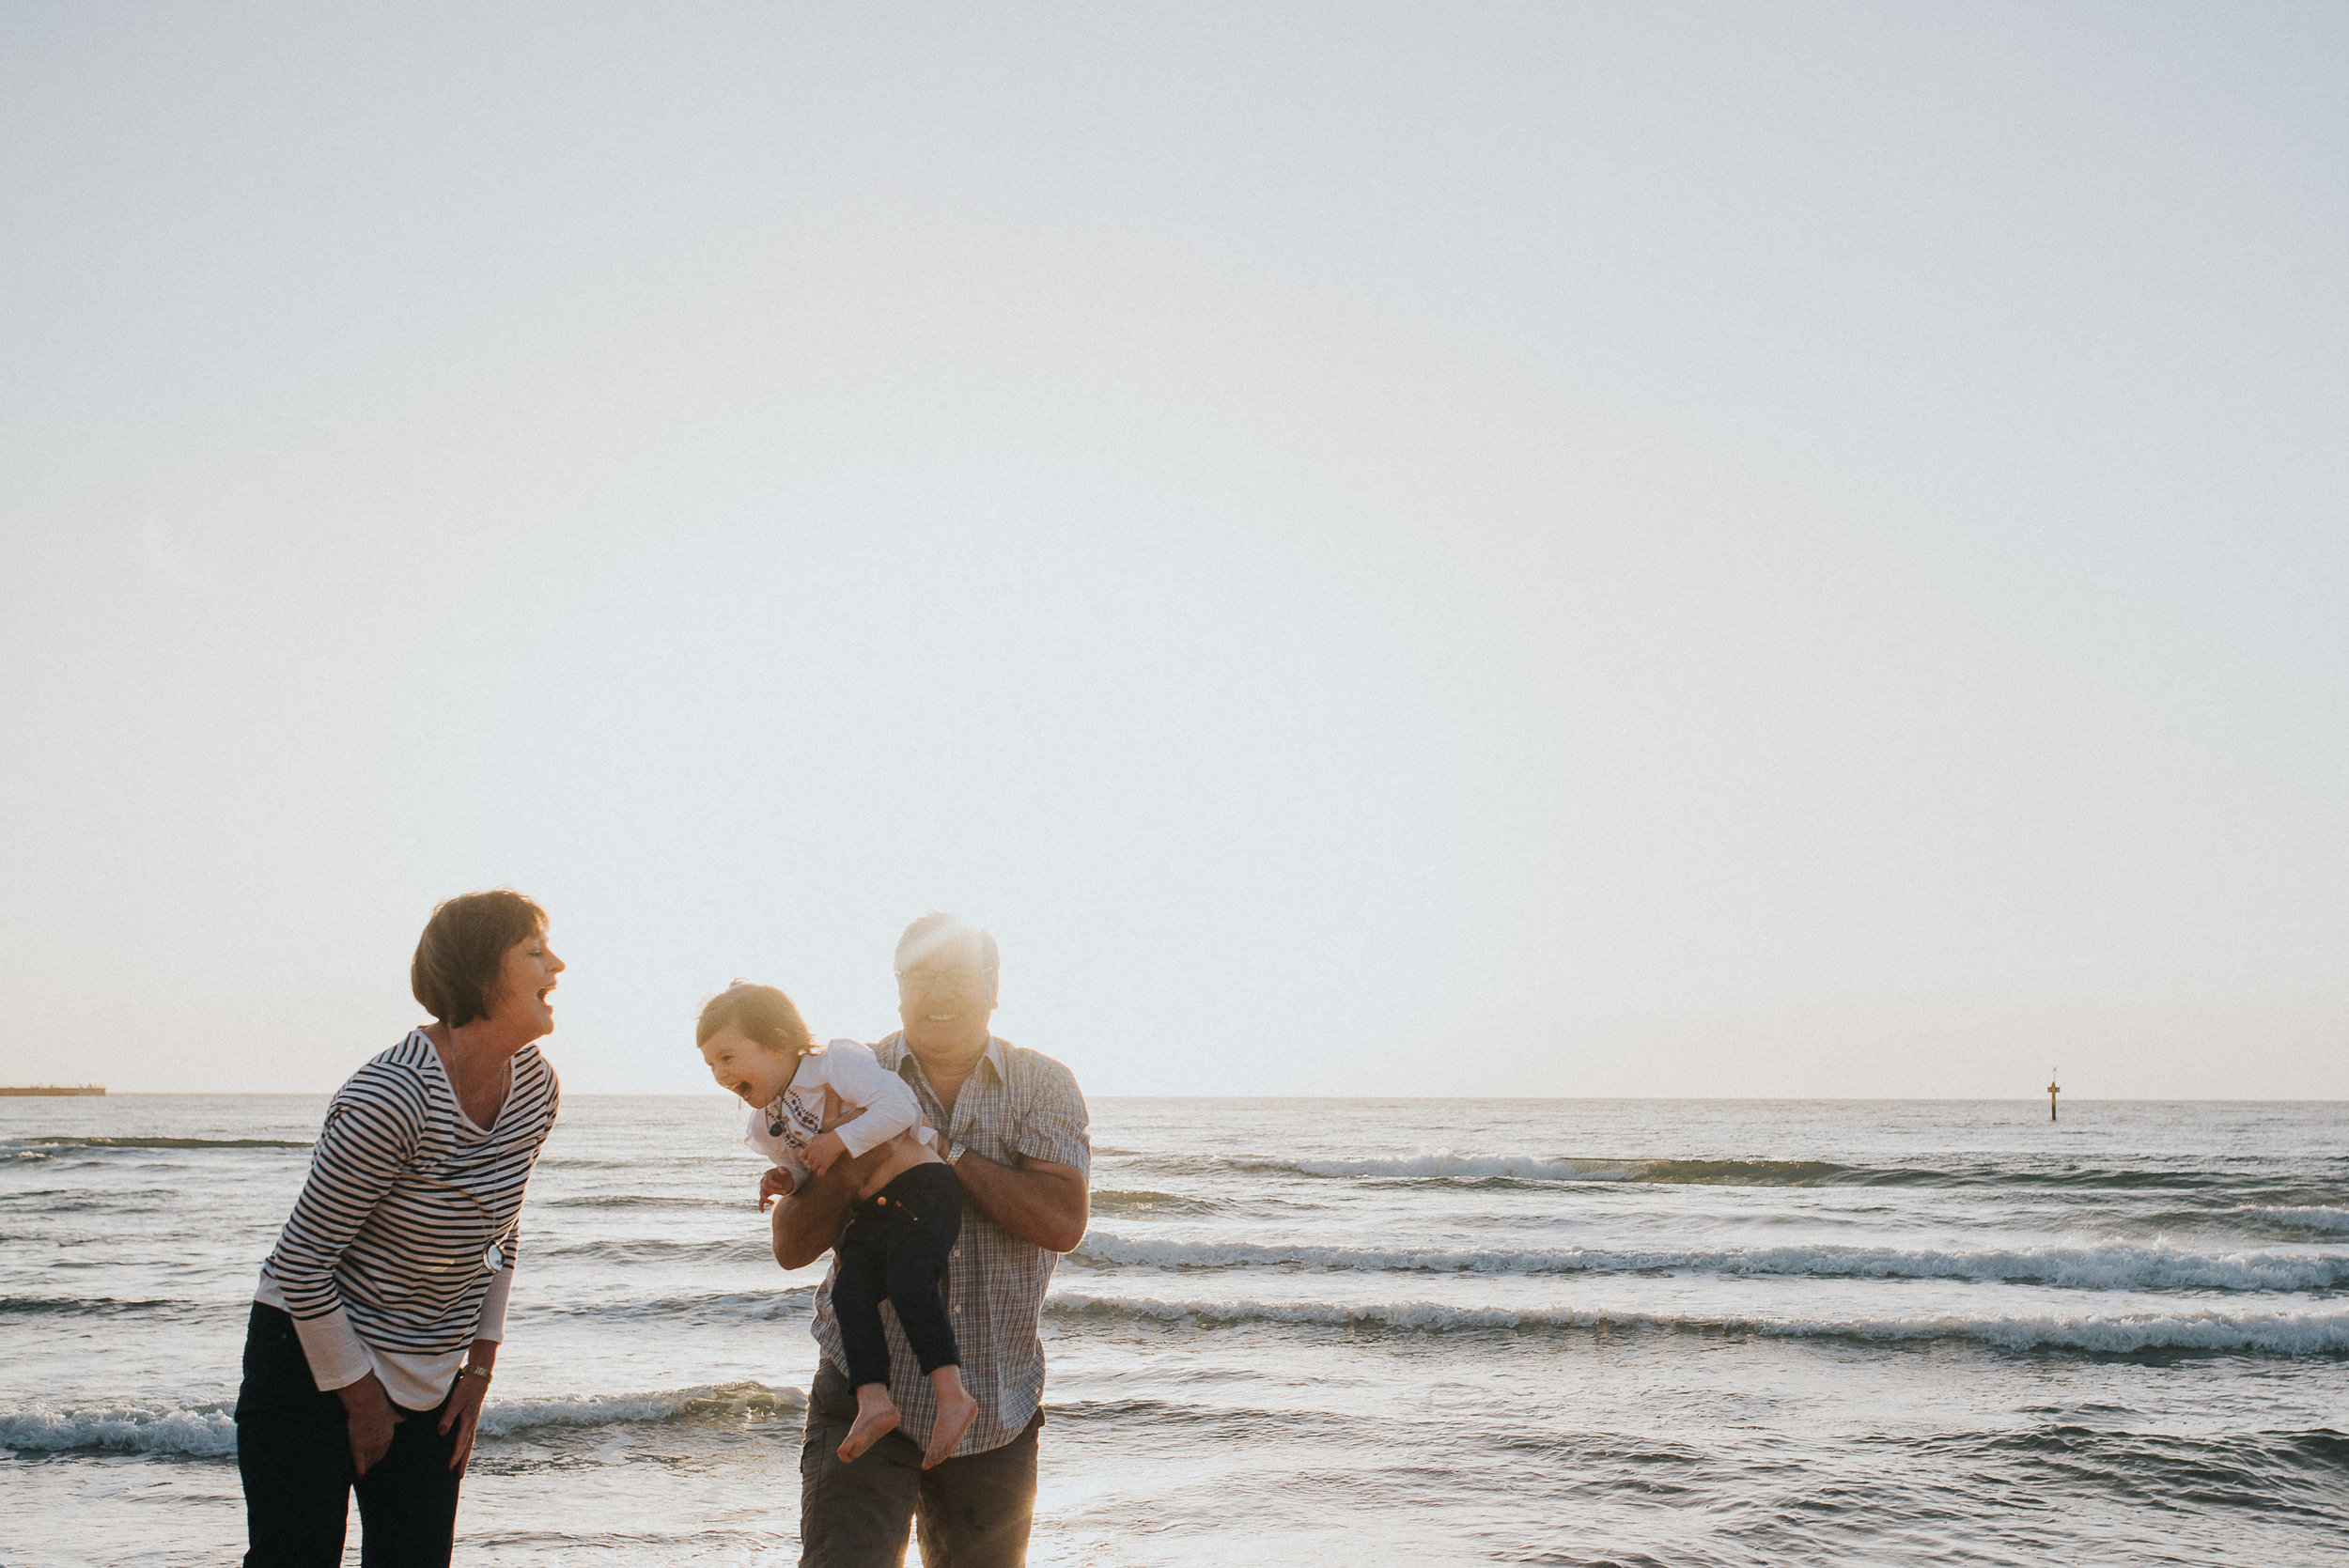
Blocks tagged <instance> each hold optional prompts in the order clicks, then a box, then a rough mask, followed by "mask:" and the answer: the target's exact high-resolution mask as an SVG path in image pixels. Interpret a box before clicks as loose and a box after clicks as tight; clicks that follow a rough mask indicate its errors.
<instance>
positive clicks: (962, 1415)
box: [922, 1367, 979, 1469]
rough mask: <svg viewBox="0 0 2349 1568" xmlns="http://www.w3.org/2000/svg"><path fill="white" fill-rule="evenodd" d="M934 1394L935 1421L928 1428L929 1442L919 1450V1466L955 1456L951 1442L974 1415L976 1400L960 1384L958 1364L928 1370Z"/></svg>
mask: <svg viewBox="0 0 2349 1568" xmlns="http://www.w3.org/2000/svg"><path fill="white" fill-rule="evenodd" d="M930 1388H931V1389H932V1390H933V1391H934V1392H935V1393H936V1394H937V1395H938V1424H937V1425H935V1426H933V1427H931V1428H930V1446H929V1447H927V1448H926V1449H924V1450H923V1451H922V1467H923V1468H924V1469H928V1468H929V1467H931V1466H933V1465H938V1464H942V1463H943V1462H945V1461H946V1460H949V1459H952V1458H953V1457H954V1456H955V1445H956V1444H957V1443H959V1442H961V1441H962V1435H963V1434H964V1433H966V1432H968V1431H970V1430H971V1423H972V1421H976V1420H977V1419H978V1415H979V1402H978V1401H977V1400H975V1399H972V1397H971V1393H970V1390H969V1389H965V1388H964V1387H963V1386H962V1369H961V1368H960V1367H941V1368H939V1369H938V1370H937V1371H936V1372H934V1373H931V1374H930Z"/></svg>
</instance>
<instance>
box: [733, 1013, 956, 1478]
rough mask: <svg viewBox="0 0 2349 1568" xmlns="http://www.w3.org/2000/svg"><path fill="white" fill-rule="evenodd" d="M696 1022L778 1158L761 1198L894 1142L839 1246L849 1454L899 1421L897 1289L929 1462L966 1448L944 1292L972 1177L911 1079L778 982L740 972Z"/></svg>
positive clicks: (762, 1183) (754, 1133) (838, 1303)
mask: <svg viewBox="0 0 2349 1568" xmlns="http://www.w3.org/2000/svg"><path fill="white" fill-rule="evenodd" d="M693 1033H694V1039H695V1041H696V1042H697V1043H698V1044H699V1045H700V1047H701V1051H702V1060H703V1061H704V1062H707V1063H709V1075H710V1077H712V1078H714V1079H717V1080H718V1085H719V1087H720V1088H722V1089H724V1090H726V1091H727V1092H729V1093H730V1094H739V1095H740V1096H741V1097H742V1098H743V1099H744V1100H745V1101H747V1102H748V1103H749V1104H750V1106H751V1107H752V1112H751V1127H750V1135H749V1136H748V1137H747V1138H745V1139H744V1140H743V1141H744V1142H745V1143H748V1144H749V1145H750V1146H751V1147H752V1148H754V1149H756V1150H757V1151H759V1153H761V1154H763V1155H765V1156H767V1157H768V1158H770V1160H772V1161H773V1162H774V1166H775V1168H774V1169H772V1170H770V1171H769V1172H767V1173H766V1175H764V1176H762V1177H760V1178H759V1183H758V1206H759V1207H760V1208H762V1209H763V1208H765V1207H766V1206H767V1204H768V1203H769V1202H770V1200H771V1199H774V1198H776V1197H779V1196H786V1195H788V1194H790V1193H792V1192H796V1191H798V1190H799V1188H800V1187H801V1184H802V1183H804V1182H806V1181H807V1180H808V1178H809V1177H810V1175H811V1174H814V1175H821V1174H823V1173H824V1172H826V1171H828V1170H830V1169H831V1168H832V1162H833V1161H834V1160H837V1159H841V1158H844V1157H848V1158H853V1157H856V1156H858V1155H862V1154H863V1153H864V1152H865V1151H867V1150H868V1149H873V1148H877V1147H879V1146H881V1145H884V1144H885V1145H887V1146H888V1149H889V1153H888V1155H887V1157H884V1158H883V1159H882V1161H881V1163H880V1167H879V1169H878V1170H876V1171H875V1172H873V1173H872V1174H871V1175H870V1176H868V1177H867V1178H865V1181H864V1185H863V1187H862V1188H860V1189H859V1190H858V1193H857V1203H856V1206H855V1208H854V1209H853V1210H851V1211H850V1214H849V1218H848V1229H847V1230H845V1231H843V1232H842V1233H841V1235H840V1244H839V1246H838V1248H837V1249H836V1251H837V1253H838V1257H837V1259H836V1267H835V1268H834V1270H833V1274H832V1313H833V1315H834V1317H835V1318H836V1319H837V1320H838V1322H839V1325H840V1347H841V1350H842V1352H843V1353H844V1354H845V1355H846V1356H847V1357H848V1382H849V1384H850V1386H851V1387H853V1388H854V1389H856V1404H857V1411H856V1421H855V1423H854V1424H853V1425H851V1426H850V1427H849V1428H848V1436H847V1437H846V1438H845V1439H843V1440H842V1442H841V1444H840V1457H841V1459H842V1461H843V1462H844V1463H845V1462H847V1461H848V1460H851V1459H854V1458H856V1456H857V1455H859V1454H861V1453H863V1452H864V1451H865V1450H866V1449H868V1448H870V1447H871V1446H872V1445H873V1444H874V1443H875V1442H877V1441H879V1438H880V1437H881V1436H882V1435H883V1434H884V1433H887V1432H890V1431H893V1430H894V1428H895V1427H896V1425H897V1405H896V1401H894V1400H893V1399H891V1398H890V1397H889V1341H888V1338H887V1336H886V1335H885V1333H884V1331H883V1330H882V1327H881V1316H880V1304H881V1301H882V1300H883V1298H884V1297H885V1298H886V1299H887V1300H888V1302H889V1304H890V1305H891V1306H892V1307H894V1308H895V1309H896V1312H897V1326H898V1327H900V1328H903V1329H904V1330H905V1336H906V1343H908V1344H910V1345H911V1346H912V1347H913V1354H914V1358H915V1359H916V1360H918V1361H919V1362H920V1363H921V1366H922V1372H923V1374H924V1375H925V1376H926V1377H927V1378H928V1379H929V1380H930V1388H931V1389H932V1390H933V1391H934V1392H935V1394H936V1395H937V1399H938V1421H937V1423H936V1424H935V1425H934V1426H932V1427H931V1428H930V1440H929V1443H928V1445H927V1446H926V1448H925V1449H924V1450H923V1452H922V1467H923V1468H924V1469H928V1468H929V1467H931V1466H933V1465H936V1464H937V1463H939V1462H940V1461H941V1460H942V1459H945V1458H947V1457H949V1456H951V1455H952V1454H953V1453H954V1452H955V1445H956V1444H957V1443H959V1442H960V1441H962V1435H963V1433H964V1432H966V1431H968V1430H969V1429H970V1426H971V1422H972V1418H974V1417H975V1416H977V1414H978V1413H979V1404H978V1401H977V1400H975V1399H972V1397H971V1395H970V1393H969V1391H968V1390H967V1389H964V1388H963V1386H962V1364H961V1362H962V1358H961V1355H960V1353H959V1351H958V1350H957V1347H956V1344H955V1330H954V1324H953V1323H952V1321H951V1320H950V1319H949V1318H948V1317H947V1315H946V1304H945V1302H944V1301H943V1300H942V1299H941V1291H940V1287H941V1285H943V1284H944V1282H945V1279H946V1258H947V1254H948V1253H950V1252H952V1251H953V1250H954V1246H955V1240H956V1238H957V1236H958V1235H960V1234H961V1233H962V1183H961V1182H959V1181H958V1180H957V1179H956V1177H955V1171H954V1167H953V1166H951V1165H948V1164H947V1163H946V1162H945V1160H944V1159H943V1158H941V1157H940V1156H939V1154H938V1152H937V1150H936V1149H935V1148H933V1147H932V1145H933V1144H934V1143H936V1141H937V1139H938V1135H937V1134H936V1133H935V1132H933V1131H932V1130H931V1129H930V1127H929V1126H927V1125H926V1124H925V1123H924V1122H923V1120H922V1111H921V1107H920V1106H919V1105H917V1104H916V1103H915V1101H914V1098H913V1091H912V1090H911V1089H910V1088H908V1087H907V1086H906V1082H905V1080H904V1079H901V1078H899V1077H898V1076H897V1075H896V1074H894V1073H893V1072H890V1071H888V1070H887V1069H885V1068H884V1067H882V1066H881V1064H880V1063H879V1062H877V1061H875V1060H874V1059H873V1053H872V1051H871V1050H869V1049H867V1048H865V1047H863V1046H861V1045H858V1044H857V1043H856V1042H855V1041H853V1040H834V1041H833V1042H832V1044H831V1045H829V1046H825V1047H818V1046H817V1045H815V1044H814V1043H813V1041H812V1040H811V1039H810V1037H809V1035H808V1032H807V1025H806V1024H804V1023H802V1022H801V1020H800V1010H799V1009H798V1008H797V1007H794V1006H793V1005H792V1004H791V999H790V998H789V997H787V996H785V995H784V994H783V993H782V992H781V991H779V990H777V989H775V988H774V987H773V986H754V985H751V984H750V983H749V982H747V981H740V980H738V981H736V982H735V983H734V984H733V985H732V986H729V987H727V988H726V989H725V990H723V991H722V992H720V993H719V994H718V995H717V996H714V997H712V998H711V999H710V1000H709V1002H708V1005H707V1006H705V1007H703V1009H702V1016H701V1022H700V1023H699V1025H697V1026H696V1027H695V1029H694V1032H693Z"/></svg>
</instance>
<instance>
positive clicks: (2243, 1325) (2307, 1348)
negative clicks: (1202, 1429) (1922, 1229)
mask: <svg viewBox="0 0 2349 1568" xmlns="http://www.w3.org/2000/svg"><path fill="white" fill-rule="evenodd" d="M1045 1310H1046V1311H1047V1312H1050V1313H1051V1314H1052V1315H1053V1316H1054V1317H1056V1318H1062V1319H1076V1320H1080V1321H1081V1320H1083V1319H1087V1318H1092V1319H1100V1320H1109V1321H1118V1320H1125V1321H1129V1322H1137V1321H1148V1322H1159V1323H1190V1324H1195V1325H1202V1326H1207V1327H1222V1326H1229V1325H1243V1324H1252V1323H1266V1324H1301V1325H1309V1326H1315V1327H1333V1328H1383V1329H1392V1330H1397V1331H1402V1332H1409V1333H1458V1332H1490V1331H1494V1330H1528V1329H1532V1330H1540V1329H1577V1328H1630V1329H1646V1330H1652V1331H1656V1332H1664V1333H1671V1332H1694V1333H1703V1332H1714V1333H1741V1334H1751V1335H1755V1336H1758V1337H1761V1338H1766V1339H1846V1340H1864V1341H1875V1342H1923V1341H1931V1340H1951V1339H1956V1340H1968V1341H1971V1342H1973V1343H1978V1344H1986V1345H1993V1346H1996V1347H1998V1348H2000V1349H2005V1350H2077V1351H2086V1352H2090V1353H2092V1354H2102V1355H2127V1354H2131V1353H2134V1352H2138V1351H2148V1350H2184V1351H2209V1352H2235V1353H2240V1354H2248V1355H2269V1356H2338V1355H2342V1354H2349V1312H2313V1313H2295V1312H2124V1313H2113V1314H2110V1315H2093V1316H2087V1317H2055V1316H2000V1317H1962V1316H1957V1315H1954V1314H1942V1315H1939V1316H1935V1317H1910V1318H1847V1319H1830V1318H1799V1317H1786V1318H1765V1317H1750V1316H1737V1315H1729V1314H1724V1315H1719V1316H1706V1315H1703V1314H1697V1313H1688V1314H1680V1313H1667V1312H1605V1311H1574V1310H1565V1309H1550V1308H1539V1309H1526V1310H1512V1309H1509V1308H1503V1307H1448V1306H1443V1305H1440V1304H1439V1303H1436V1302H1429V1301H1421V1302H1393V1303H1387V1302H1378V1303H1365V1304H1357V1305H1350V1306H1349V1305H1341V1304H1338V1303H1334V1302H1323V1301H1299V1302H1248V1301H1161V1300H1156V1299H1152V1298H1150V1297H1147V1296H1085V1295H1081V1294H1076V1293H1064V1294H1062V1295H1059V1296H1053V1297H1052V1298H1051V1299H1050V1301H1049V1302H1047V1303H1046V1308H1045Z"/></svg>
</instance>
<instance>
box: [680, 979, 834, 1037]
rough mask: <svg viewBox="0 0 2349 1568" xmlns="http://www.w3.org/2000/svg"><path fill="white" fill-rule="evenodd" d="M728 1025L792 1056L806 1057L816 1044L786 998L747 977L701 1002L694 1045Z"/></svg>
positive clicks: (771, 988) (727, 1027) (746, 1035)
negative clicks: (748, 979)
mask: <svg viewBox="0 0 2349 1568" xmlns="http://www.w3.org/2000/svg"><path fill="white" fill-rule="evenodd" d="M729 1028H731V1029H739V1030H740V1031H741V1032H742V1035H743V1037H744V1038H745V1039H747V1040H751V1041H753V1042H754V1043H755V1044H757V1045H760V1046H764V1047H765V1048H767V1049H769V1050H771V1051H780V1052H783V1053H785V1054H787V1055H791V1056H805V1055H806V1054H807V1053H808V1051H809V1049H810V1048H812V1047H813V1046H814V1045H815V1043H816V1042H815V1041H814V1040H813V1039H811V1038H810V1037H809V1035H808V1032H807V1025H806V1024H805V1023H804V1022H803V1021H801V1017H800V1010H799V1009H798V1008H797V1007H794V1006H792V1005H791V999H790V998H789V997H787V996H785V995H784V994H783V993H782V992H781V991H778V990H776V989H775V988H774V987H773V986H754V985H752V984H751V983H750V982H749V981H747V980H738V981H736V982H735V983H734V984H733V985H731V986H727V987H726V988H725V989H724V990H723V991H720V992H719V993H718V994H717V995H716V996H714V997H711V998H710V999H709V1000H708V1001H706V1002H704V1003H702V1017H701V1022H699V1023H697V1024H695V1025H694V1026H693V1044H695V1045H697V1046H706V1045H708V1044H709V1037H710V1036H711V1035H713V1034H715V1033H717V1032H719V1031H720V1030H723V1029H729Z"/></svg>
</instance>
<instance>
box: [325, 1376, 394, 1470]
mask: <svg viewBox="0 0 2349 1568" xmlns="http://www.w3.org/2000/svg"><path fill="white" fill-rule="evenodd" d="M334 1391H335V1392H336V1393H338V1394H340V1395H341V1396H342V1400H343V1409H344V1410H345V1411H346V1412H347V1413H348V1414H349V1415H350V1468H351V1472H352V1473H353V1474H355V1475H365V1474H366V1473H367V1472H368V1471H369V1470H371V1469H373V1468H375V1467H376V1466H378V1465H380V1464H381V1463H382V1461H383V1456H384V1455H385V1454H386V1453H389V1452H391V1451H392V1428H394V1427H396V1426H397V1425H398V1424H399V1412H398V1411H397V1410H395V1409H393V1408H392V1397H391V1395H389V1394H387V1393H385V1392H384V1391H383V1380H382V1379H381V1378H380V1377H378V1376H376V1375H375V1374H373V1373H369V1374H366V1376H365V1377H362V1378H361V1379H359V1381H358V1382H356V1383H346V1384H344V1385H343V1386H342V1387H341V1388H339V1389H335V1390H334Z"/></svg>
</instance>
